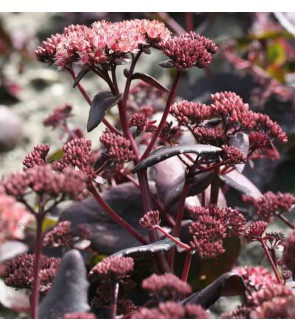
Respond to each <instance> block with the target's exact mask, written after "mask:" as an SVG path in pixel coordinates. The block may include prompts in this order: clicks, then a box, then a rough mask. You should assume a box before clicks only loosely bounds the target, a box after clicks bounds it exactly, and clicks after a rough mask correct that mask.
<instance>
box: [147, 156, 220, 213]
mask: <svg viewBox="0 0 295 332" xmlns="http://www.w3.org/2000/svg"><path fill="white" fill-rule="evenodd" d="M152 173H153V177H154V180H155V182H156V188H157V192H158V196H159V197H160V198H161V201H162V202H163V204H164V206H165V207H166V208H169V207H170V206H171V205H173V204H175V203H176V202H177V201H178V200H179V198H180V195H181V192H182V188H183V185H184V182H185V167H184V166H183V164H182V162H181V161H180V160H179V159H178V158H177V157H172V158H170V159H169V160H164V161H162V162H161V163H159V164H157V165H154V166H153V168H152ZM213 174H214V173H213V172H204V173H201V174H199V175H197V176H195V178H194V180H193V182H192V184H191V185H190V189H189V196H193V195H197V194H199V193H201V192H202V191H203V190H205V189H206V188H207V187H208V186H209V185H210V183H211V181H212V178H213Z"/></svg>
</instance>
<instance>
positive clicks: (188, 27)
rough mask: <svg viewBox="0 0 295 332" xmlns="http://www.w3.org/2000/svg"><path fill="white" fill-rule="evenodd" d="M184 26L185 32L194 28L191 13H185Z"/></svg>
mask: <svg viewBox="0 0 295 332" xmlns="http://www.w3.org/2000/svg"><path fill="white" fill-rule="evenodd" d="M185 28H186V31H187V32H190V31H193V30H194V19H193V13H185Z"/></svg>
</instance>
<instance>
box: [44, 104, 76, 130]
mask: <svg viewBox="0 0 295 332" xmlns="http://www.w3.org/2000/svg"><path fill="white" fill-rule="evenodd" d="M72 108H73V106H72V105H70V104H65V105H62V106H59V107H56V108H55V109H54V110H53V113H52V114H49V115H48V116H46V118H44V120H43V124H44V126H45V127H53V128H56V127H58V126H60V125H63V124H64V123H65V121H66V120H67V118H69V117H70V116H71V111H72Z"/></svg>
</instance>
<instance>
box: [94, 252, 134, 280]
mask: <svg viewBox="0 0 295 332" xmlns="http://www.w3.org/2000/svg"><path fill="white" fill-rule="evenodd" d="M133 267H134V261H133V259H132V258H131V257H115V256H110V257H107V258H104V259H103V260H102V261H101V262H99V263H98V264H97V265H95V266H94V268H93V269H92V270H91V271H90V275H99V276H100V277H103V278H111V279H115V280H117V279H122V278H125V277H126V276H127V275H128V273H130V272H131V271H133Z"/></svg>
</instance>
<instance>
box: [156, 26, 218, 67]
mask: <svg viewBox="0 0 295 332" xmlns="http://www.w3.org/2000/svg"><path fill="white" fill-rule="evenodd" d="M160 47H161V48H162V51H163V53H164V54H166V55H167V56H168V57H169V58H170V59H171V61H172V64H173V66H174V67H175V68H176V69H177V70H179V71H184V70H185V69H187V68H190V67H193V66H195V67H199V68H206V67H208V65H209V64H210V62H211V61H212V55H213V54H215V53H216V52H217V49H218V48H217V46H216V45H215V44H214V43H213V41H212V40H210V39H208V38H205V37H204V36H200V35H198V34H197V33H195V32H192V31H191V32H189V33H186V34H183V35H179V36H175V37H173V38H170V39H167V40H165V41H162V42H161V43H160Z"/></svg>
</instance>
